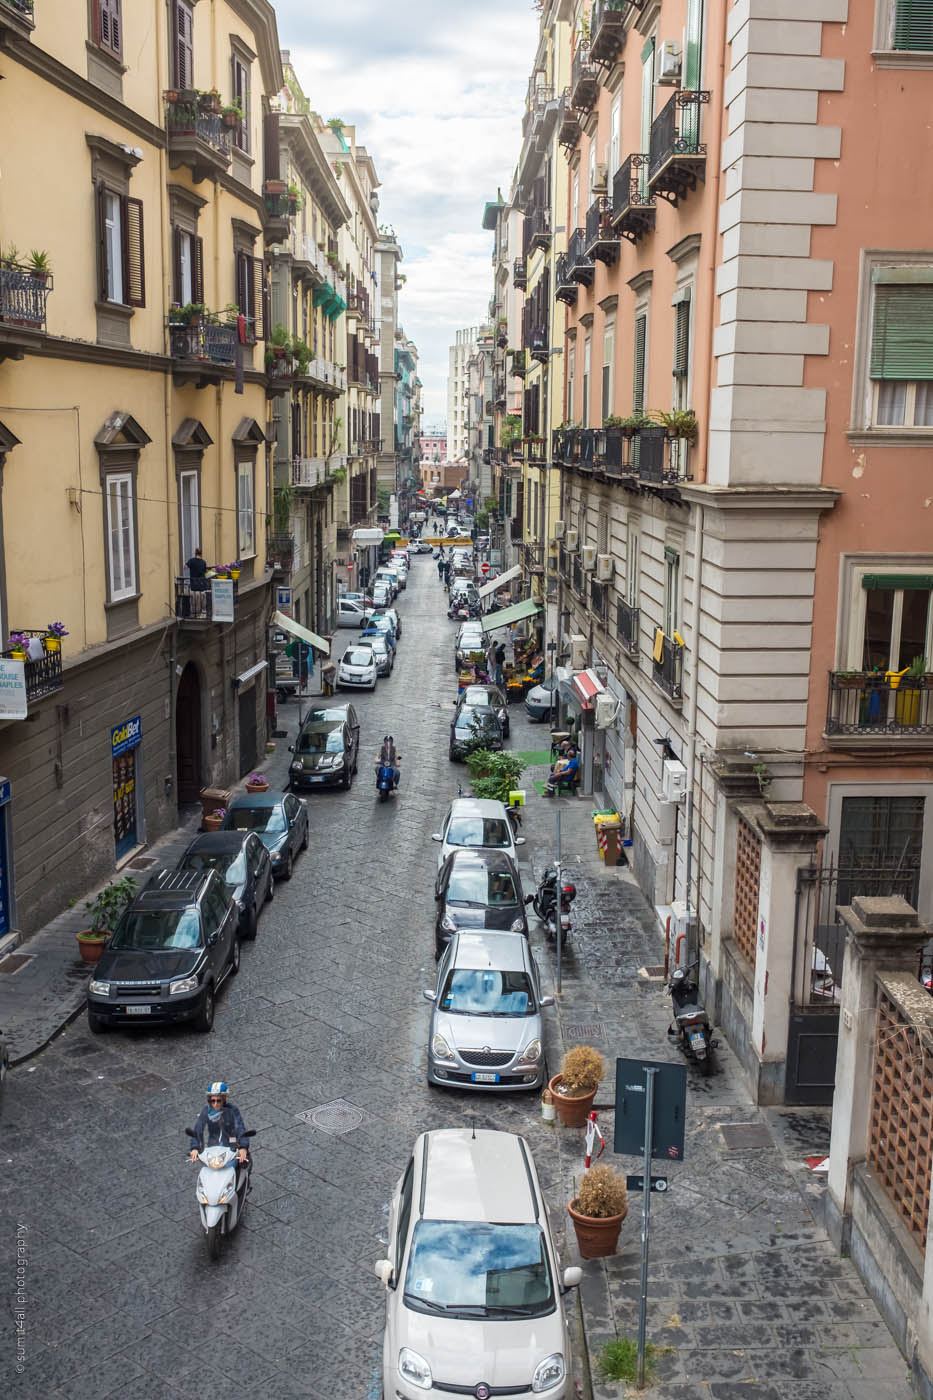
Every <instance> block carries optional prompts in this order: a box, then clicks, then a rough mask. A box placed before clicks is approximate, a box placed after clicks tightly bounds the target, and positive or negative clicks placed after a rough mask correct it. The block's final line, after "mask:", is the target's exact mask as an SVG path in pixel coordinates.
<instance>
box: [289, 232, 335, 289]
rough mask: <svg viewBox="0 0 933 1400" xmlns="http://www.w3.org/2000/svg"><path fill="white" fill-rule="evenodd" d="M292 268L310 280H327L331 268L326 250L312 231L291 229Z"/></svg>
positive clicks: (297, 273) (299, 275)
mask: <svg viewBox="0 0 933 1400" xmlns="http://www.w3.org/2000/svg"><path fill="white" fill-rule="evenodd" d="M291 250H292V268H293V269H294V272H295V275H296V276H297V277H301V278H304V279H306V280H307V281H309V282H325V281H327V274H328V271H329V268H328V266H327V259H326V257H325V256H324V252H323V250H322V249H321V248H319V247H318V245H317V244H316V243H315V241H314V239H313V238H312V237H311V235H310V233H301V232H300V231H299V230H298V229H296V228H293V229H292V231H291Z"/></svg>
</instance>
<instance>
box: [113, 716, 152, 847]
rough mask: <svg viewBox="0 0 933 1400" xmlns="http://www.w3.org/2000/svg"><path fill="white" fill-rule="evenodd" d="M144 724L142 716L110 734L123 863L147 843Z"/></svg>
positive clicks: (116, 825)
mask: <svg viewBox="0 0 933 1400" xmlns="http://www.w3.org/2000/svg"><path fill="white" fill-rule="evenodd" d="M142 737H143V722H142V718H141V716H140V715H134V717H133V718H132V719H129V720H126V721H125V723H123V724H119V725H117V727H116V728H115V729H111V731H110V754H111V762H112V768H113V844H114V859H115V860H116V861H117V862H118V863H119V862H120V861H121V860H123V859H124V857H125V856H127V855H129V853H130V852H131V851H133V850H135V848H136V847H137V846H141V845H142V844H143V842H144V841H145V839H146V833H145V825H146V823H145V814H144V804H143V777H142Z"/></svg>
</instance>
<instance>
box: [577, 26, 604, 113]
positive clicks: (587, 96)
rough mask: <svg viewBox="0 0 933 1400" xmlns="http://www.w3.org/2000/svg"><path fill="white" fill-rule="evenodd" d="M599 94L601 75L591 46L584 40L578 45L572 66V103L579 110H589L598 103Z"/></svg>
mask: <svg viewBox="0 0 933 1400" xmlns="http://www.w3.org/2000/svg"><path fill="white" fill-rule="evenodd" d="M598 96H599V76H598V74H597V72H596V64H595V63H593V62H592V61H591V59H590V46H589V44H588V43H587V42H585V41H584V42H583V43H581V44H579V45H578V46H577V51H576V53H575V54H574V56H573V63H572V64H571V66H570V105H571V107H575V108H576V109H577V111H578V112H588V111H589V110H590V108H591V107H594V106H595V105H596V99H597V97H598Z"/></svg>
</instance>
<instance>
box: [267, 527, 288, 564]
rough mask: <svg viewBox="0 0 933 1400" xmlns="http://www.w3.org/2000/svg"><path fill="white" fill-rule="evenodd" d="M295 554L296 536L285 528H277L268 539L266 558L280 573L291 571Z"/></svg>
mask: <svg viewBox="0 0 933 1400" xmlns="http://www.w3.org/2000/svg"><path fill="white" fill-rule="evenodd" d="M294 554H295V536H294V535H292V534H289V533H288V532H287V531H285V530H277V531H276V532H275V534H272V535H270V536H269V538H268V540H267V541H266V558H267V559H268V560H269V563H270V564H271V565H272V568H273V570H274V571H276V572H278V573H282V574H287V573H289V572H290V570H291V567H292V559H293V558H294Z"/></svg>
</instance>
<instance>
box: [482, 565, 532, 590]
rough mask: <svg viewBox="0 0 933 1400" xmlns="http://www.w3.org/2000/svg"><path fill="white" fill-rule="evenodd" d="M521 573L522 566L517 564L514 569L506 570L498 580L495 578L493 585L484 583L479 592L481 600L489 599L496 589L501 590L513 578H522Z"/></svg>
mask: <svg viewBox="0 0 933 1400" xmlns="http://www.w3.org/2000/svg"><path fill="white" fill-rule="evenodd" d="M521 572H522V566H521V564H516V565H515V566H514V567H513V568H511V569H506V571H505V573H504V574H500V575H499V577H498V578H494V579H493V580H492V582H491V583H484V584H483V586H482V588H481V589H480V590H479V596H480V597H481V598H488V597H489V595H490V593H495V591H496V589H497V588H501V587H502V586H503V584H506V583H510V582H511V580H512V579H513V578H520V577H521Z"/></svg>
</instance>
